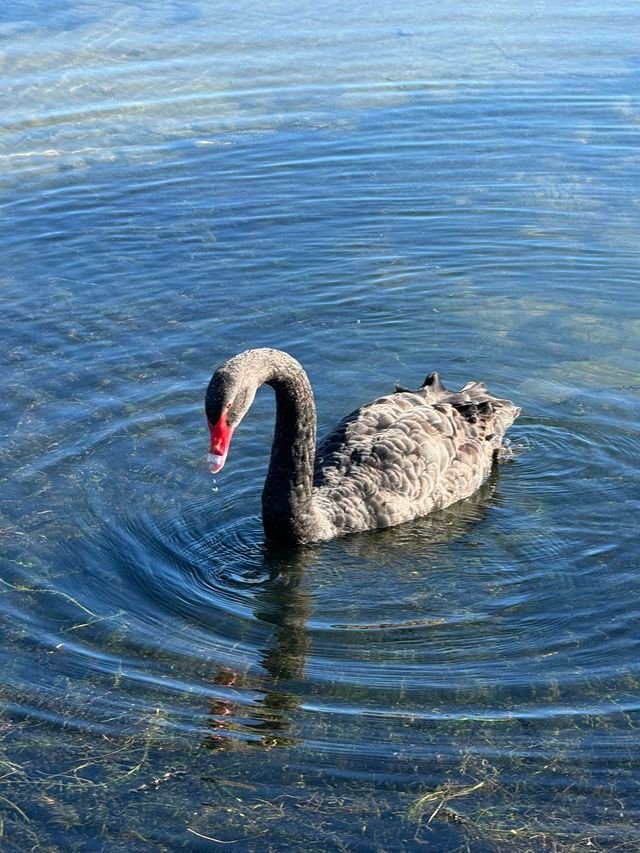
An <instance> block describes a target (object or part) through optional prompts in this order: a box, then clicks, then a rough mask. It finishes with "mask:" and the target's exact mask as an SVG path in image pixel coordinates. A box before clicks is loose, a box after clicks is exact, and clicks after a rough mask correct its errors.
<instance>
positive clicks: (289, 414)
mask: <svg viewBox="0 0 640 853" xmlns="http://www.w3.org/2000/svg"><path fill="white" fill-rule="evenodd" d="M272 367H273V370H272V371H271V372H270V375H269V376H268V378H267V379H266V382H267V384H268V385H270V386H271V387H272V388H273V389H274V391H275V395H276V424H275V431H274V436H273V445H272V448H271V460H270V463H269V471H268V474H267V479H266V481H265V485H264V490H263V493H262V517H263V523H264V527H265V533H266V535H267V538H269V539H272V540H277V541H280V542H283V541H284V542H292V543H295V542H301V541H309V540H311V539H313V538H314V536H315V532H314V529H315V522H314V513H313V507H312V496H313V469H314V462H315V452H316V408H315V403H314V400H313V392H312V390H311V385H310V383H309V379H308V377H307V374H306V373H305V371H304V369H303V368H302V366H301V365H300V364H299V363H298V362H297V361H295V359H293V358H291V357H290V356H286V355H285V354H284V353H282V354H280V353H278V357H276V358H274V359H273V364H272Z"/></svg>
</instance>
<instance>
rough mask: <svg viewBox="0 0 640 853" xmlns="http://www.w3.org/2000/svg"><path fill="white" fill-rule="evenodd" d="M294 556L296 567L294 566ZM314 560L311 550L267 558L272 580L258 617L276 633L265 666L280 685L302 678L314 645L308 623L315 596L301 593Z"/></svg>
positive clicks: (274, 553) (272, 554)
mask: <svg viewBox="0 0 640 853" xmlns="http://www.w3.org/2000/svg"><path fill="white" fill-rule="evenodd" d="M292 554H295V556H294V558H293V559H294V560H295V565H293V564H292V562H291V556H292ZM302 555H304V556H302ZM312 559H313V556H312V552H310V551H309V550H308V549H304V550H303V551H296V552H291V551H290V550H285V549H282V551H278V550H276V549H270V550H269V552H268V553H267V555H266V560H267V562H268V564H269V569H270V574H271V578H272V580H271V581H270V582H269V585H268V586H267V587H265V589H264V590H263V591H262V592H261V593H260V600H259V601H257V602H256V605H257V606H256V611H255V617H256V619H257V620H258V621H260V622H263V623H268V624H271V625H273V626H274V629H275V631H274V635H275V636H274V639H275V642H274V644H273V645H272V646H271V647H270V648H268V649H264V650H263V657H262V665H263V667H264V668H265V669H266V670H267V672H268V673H269V674H270V675H271V676H272V678H273V679H274V680H275V681H276V682H280V681H282V680H283V679H284V680H286V679H291V678H302V676H303V673H304V669H305V665H306V659H307V653H308V651H309V644H310V638H309V632H308V629H307V620H308V619H309V615H310V613H311V596H310V595H309V594H308V593H307V592H305V591H303V590H301V589H300V583H301V582H302V578H303V577H304V568H305V566H306V565H307V564H308V562H309V561H310V560H312Z"/></svg>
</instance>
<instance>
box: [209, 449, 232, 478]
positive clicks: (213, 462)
mask: <svg viewBox="0 0 640 853" xmlns="http://www.w3.org/2000/svg"><path fill="white" fill-rule="evenodd" d="M226 458H227V457H226V456H218V455H217V454H216V453H208V454H207V466H208V468H209V471H211V473H212V474H217V473H218V471H220V470H221V469H222V466H223V465H224V462H225V459H226Z"/></svg>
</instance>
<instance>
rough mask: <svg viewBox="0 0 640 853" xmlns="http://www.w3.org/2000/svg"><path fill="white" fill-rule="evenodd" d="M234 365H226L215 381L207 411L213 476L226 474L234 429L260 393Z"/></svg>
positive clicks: (209, 395) (214, 377) (217, 373)
mask: <svg viewBox="0 0 640 853" xmlns="http://www.w3.org/2000/svg"><path fill="white" fill-rule="evenodd" d="M238 368H239V365H237V364H234V359H231V360H230V361H228V362H226V363H225V364H223V365H222V367H220V368H219V369H218V370H216V372H215V373H214V374H213V376H212V377H211V381H210V382H209V387H208V388H207V394H206V397H205V411H206V415H207V423H208V425H209V432H210V434H211V443H210V446H209V453H208V454H207V466H208V468H209V470H210V471H211V473H212V474H217V473H218V471H220V470H222V468H223V466H224V463H225V462H226V460H227V454H228V452H229V445H230V444H231V438H232V436H233V431H234V429H235V428H236V427H237V426H238V424H239V423H240V421H241V420H242V418H243V417H244V416H245V414H246V413H247V411H248V409H249V407H250V406H251V403H253V399H254V397H255V393H256V389H255V388H254V387H252V384H251V383H250V382H247V377H246V375H244V376H243V371H242V370H239V369H238Z"/></svg>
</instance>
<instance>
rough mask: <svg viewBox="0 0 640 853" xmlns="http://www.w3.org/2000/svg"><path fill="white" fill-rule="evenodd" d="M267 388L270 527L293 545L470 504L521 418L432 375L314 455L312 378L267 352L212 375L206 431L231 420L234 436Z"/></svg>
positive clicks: (477, 391)
mask: <svg viewBox="0 0 640 853" xmlns="http://www.w3.org/2000/svg"><path fill="white" fill-rule="evenodd" d="M264 383H266V384H268V385H271V386H272V387H273V388H274V390H275V393H276V427H275V434H274V440H273V447H272V451H271V461H270V464H269V471H268V473H267V478H266V481H265V486H264V491H263V495H262V516H263V522H264V529H265V534H266V536H267V538H269V539H271V540H274V541H279V542H284V543H290V544H304V543H310V542H319V541H324V540H327V539H333V538H334V537H337V536H343V535H345V534H347V533H354V532H356V531H364V530H374V529H378V528H383V527H390V526H392V525H395V524H400V523H401V522H405V521H410V520H411V519H414V518H418V517H419V516H423V515H427V513H429V512H432V511H433V510H436V509H441V508H442V507H446V506H448V505H449V504H452V503H454V502H455V501H458V500H460V499H462V498H465V497H468V496H469V495H471V494H473V492H475V491H476V489H477V488H478V487H479V486H480V484H481V483H482V482H483V481H484V480H485V479H486V477H487V476H488V474H489V471H490V470H491V465H492V462H493V460H494V458H495V456H496V454H497V452H498V450H499V449H500V447H501V446H502V439H503V436H504V433H505V430H506V429H507V427H508V426H509V425H510V424H511V423H512V422H513V421H514V420H515V418H516V417H517V416H518V415H519V413H520V409H519V408H518V407H517V406H515V405H514V404H513V403H511V402H510V401H508V400H501V399H498V398H497V397H494V396H492V395H491V394H490V393H489V392H488V391H487V389H486V388H485V386H484V385H482V384H481V383H479V382H469V383H467V385H465V386H464V388H462V390H461V391H457V392H455V391H449V390H447V389H446V388H445V387H444V385H443V384H442V382H441V381H440V377H439V376H438V374H437V373H431V374H429V375H428V376H427V378H426V379H425V381H424V384H423V385H422V386H421V387H420V388H419V389H417V390H416V391H409V390H407V389H404V388H396V390H395V391H394V392H392V393H390V394H387V395H385V396H382V397H379V398H378V399H377V400H374V401H373V402H371V403H367V404H366V405H364V406H361V407H360V408H359V409H356V411H355V412H353V413H352V414H350V415H348V416H347V417H346V418H344V419H343V420H342V421H341V422H340V423H339V424H338V426H337V427H336V428H335V430H334V431H333V432H332V433H330V435H328V436H327V437H326V438H325V439H324V440H323V441H321V442H320V444H319V445H318V447H317V448H316V410H315V404H314V400H313V394H312V391H311V386H310V384H309V380H308V378H307V375H306V373H305V372H304V370H303V368H302V367H301V365H300V364H299V363H298V362H297V361H296V360H295V359H294V358H292V357H291V356H290V355H288V354H287V353H284V352H281V351H279V350H274V349H266V348H265V349H254V350H247V351H246V352H243V353H240V354H239V355H237V356H235V357H234V358H232V359H230V360H229V361H227V362H226V363H225V364H223V365H222V366H221V367H220V368H219V369H218V370H217V371H216V372H215V373H214V375H213V377H212V379H211V382H210V383H209V387H208V389H207V395H206V401H205V406H206V412H207V418H208V420H209V423H210V424H211V425H214V424H216V423H217V422H218V421H219V419H220V418H221V416H222V413H223V412H228V423H229V426H230V428H231V429H233V428H234V427H235V426H237V424H238V423H239V422H240V420H241V419H242V417H243V416H244V414H245V413H246V411H247V410H248V408H249V406H250V405H251V403H252V401H253V398H254V395H255V392H256V390H257V388H258V387H259V386H260V385H262V384H264ZM223 461H224V460H223ZM221 464H222V463H221Z"/></svg>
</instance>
